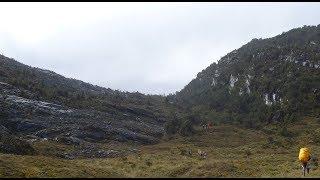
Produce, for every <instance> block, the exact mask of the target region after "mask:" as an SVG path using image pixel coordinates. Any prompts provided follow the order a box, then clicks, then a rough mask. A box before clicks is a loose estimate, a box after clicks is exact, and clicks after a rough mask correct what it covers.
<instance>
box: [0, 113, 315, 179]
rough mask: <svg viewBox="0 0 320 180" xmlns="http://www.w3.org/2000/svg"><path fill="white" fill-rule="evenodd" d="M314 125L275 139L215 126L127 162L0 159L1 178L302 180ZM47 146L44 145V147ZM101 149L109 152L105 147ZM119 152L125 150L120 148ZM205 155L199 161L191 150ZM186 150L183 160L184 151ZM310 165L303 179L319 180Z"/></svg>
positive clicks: (276, 133)
mask: <svg viewBox="0 0 320 180" xmlns="http://www.w3.org/2000/svg"><path fill="white" fill-rule="evenodd" d="M318 128H320V123H319V122H317V121H316V120H315V119H314V118H305V119H304V120H303V121H302V122H301V123H296V124H294V125H288V127H287V130H288V132H292V134H293V136H292V137H286V136H283V135H281V132H280V129H279V128H277V125H270V126H267V127H264V128H263V129H262V130H248V129H243V128H239V127H234V126H230V125H219V126H215V127H214V128H213V129H211V130H210V131H208V132H199V133H198V134H197V135H195V136H193V137H179V136H175V137H173V138H171V140H170V141H163V142H161V143H159V144H156V145H148V146H140V147H135V148H137V149H139V150H140V152H138V153H134V154H130V155H128V156H127V157H118V158H100V159H74V160H64V159H59V158H54V157H48V156H45V155H44V153H42V154H43V155H38V156H18V155H10V154H0V176H1V177H302V174H301V167H300V163H299V161H298V152H299V149H300V148H301V147H304V146H307V147H309V148H310V149H311V153H312V154H313V155H316V156H318V155H320V143H318V142H316V141H314V140H315V139H316V138H317V137H314V136H315V134H314V132H316V130H317V129H318ZM46 143H47V144H41V143H39V144H37V145H36V147H37V148H38V149H39V151H40V152H42V151H48V154H53V153H54V152H55V151H58V150H59V151H69V150H72V148H73V147H69V146H64V145H55V144H50V143H49V142H46ZM48 143H49V144H48ZM106 147H114V146H112V145H108V146H107V145H106ZM121 148H128V147H126V146H123V147H121ZM198 149H200V150H202V151H205V152H207V154H208V156H207V158H206V159H203V158H201V157H199V156H198V155H197V153H196V152H197V150H198ZM188 150H191V152H192V154H191V155H189V154H187V153H185V152H187V151H188ZM319 175H320V168H317V167H316V166H314V167H313V168H312V169H311V171H310V174H307V177H319Z"/></svg>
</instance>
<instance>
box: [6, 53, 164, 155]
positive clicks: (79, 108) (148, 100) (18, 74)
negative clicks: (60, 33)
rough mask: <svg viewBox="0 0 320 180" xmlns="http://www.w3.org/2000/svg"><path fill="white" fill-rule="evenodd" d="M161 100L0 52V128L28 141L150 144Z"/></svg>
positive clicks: (160, 121) (159, 121)
mask: <svg viewBox="0 0 320 180" xmlns="http://www.w3.org/2000/svg"><path fill="white" fill-rule="evenodd" d="M164 100H165V98H164V97H162V96H156V95H155V96H151V95H149V96H147V95H143V94H140V93H138V92H137V93H128V92H120V91H114V90H111V89H106V88H102V87H99V86H93V85H91V84H88V83H84V82H82V81H79V80H74V79H69V78H65V77H63V76H61V75H58V74H56V73H54V72H51V71H47V70H42V69H39V68H33V67H30V66H26V65H24V64H21V63H19V62H17V61H15V60H13V59H10V58H7V57H5V56H0V101H1V103H0V125H1V128H2V129H3V131H1V134H2V137H5V136H9V135H8V134H10V136H12V137H14V138H18V139H19V138H20V139H21V141H23V142H24V143H26V144H27V143H30V144H32V142H34V141H39V140H46V141H56V142H59V143H64V144H70V145H79V144H81V143H85V142H90V143H108V142H112V141H118V142H133V143H137V144H154V143H157V142H158V141H159V140H160V139H161V137H162V136H163V135H164V133H165V131H164V123H165V122H166V121H167V120H168V117H167V116H166V109H165V107H164V103H165V101H164ZM4 129H6V130H4ZM5 133H7V134H6V135H4V134H5ZM1 140H3V141H1V142H3V143H4V139H3V138H2V139H1ZM12 147H13V146H12ZM0 148H1V150H3V151H5V150H4V149H5V148H4V146H0Z"/></svg>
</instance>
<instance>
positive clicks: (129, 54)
mask: <svg viewBox="0 0 320 180" xmlns="http://www.w3.org/2000/svg"><path fill="white" fill-rule="evenodd" d="M319 7H320V4H319V3H310V4H308V3H305V4H304V3H300V4H297V3H292V4H290V3H287V4H285V3H283V4H281V3H278V4H275V5H273V4H267V5H264V4H257V3H254V4H253V5H245V4H244V5H241V4H240V5H234V6H230V5H229V6H221V5H214V3H213V5H211V4H203V5H201V4H194V5H185V6H181V7H174V6H173V5H172V6H170V7H168V8H158V9H156V10H154V11H151V10H146V12H145V13H144V12H139V13H137V14H132V15H131V16H123V17H121V18H117V19H114V20H111V21H110V20H99V21H97V22H94V23H92V24H90V26H83V27H81V26H79V27H61V29H60V31H59V32H58V33H56V34H54V36H52V37H50V38H49V39H48V40H46V41H44V42H42V43H41V44H40V45H38V46H36V47H26V46H21V45H19V43H18V42H15V43H17V44H18V45H17V44H16V45H12V44H11V45H10V46H9V44H7V45H6V44H0V45H1V46H3V47H1V48H2V49H3V48H9V50H8V51H6V52H8V56H12V57H18V58H17V60H19V61H21V62H23V63H26V64H29V65H32V66H37V67H42V68H46V69H50V70H53V71H55V72H57V73H60V74H62V75H65V76H67V77H72V78H77V79H80V80H83V81H86V82H90V83H92V84H97V85H100V86H105V87H110V88H112V89H120V90H123V91H131V92H132V91H139V92H142V93H148V94H163V93H165V94H169V93H174V92H175V91H178V90H180V89H181V88H183V87H184V86H185V85H186V84H187V83H188V82H190V81H191V80H192V79H193V78H195V76H196V74H197V73H198V72H200V71H201V70H202V69H204V68H206V67H207V66H208V65H210V64H211V63H213V62H214V61H217V60H219V58H221V57H222V56H223V55H225V54H227V53H228V52H230V51H232V50H234V49H236V48H239V47H240V46H241V45H243V44H245V43H247V42H248V41H250V40H251V39H252V38H260V37H261V38H266V37H271V36H274V35H277V34H280V33H282V32H283V31H287V30H290V29H291V28H295V27H299V26H302V25H317V24H318V22H317V21H318V19H319V18H320V12H319V11H318V10H319Z"/></svg>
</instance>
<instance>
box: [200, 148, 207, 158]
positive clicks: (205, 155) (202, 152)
mask: <svg viewBox="0 0 320 180" xmlns="http://www.w3.org/2000/svg"><path fill="white" fill-rule="evenodd" d="M198 155H199V156H200V157H202V158H204V159H206V158H207V153H206V152H204V151H201V150H200V149H198Z"/></svg>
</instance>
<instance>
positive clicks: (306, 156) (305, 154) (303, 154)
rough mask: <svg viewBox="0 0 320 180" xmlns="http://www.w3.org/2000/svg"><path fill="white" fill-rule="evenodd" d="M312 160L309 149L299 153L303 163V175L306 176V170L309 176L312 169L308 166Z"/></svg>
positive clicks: (301, 150)
mask: <svg viewBox="0 0 320 180" xmlns="http://www.w3.org/2000/svg"><path fill="white" fill-rule="evenodd" d="M310 159H311V156H310V151H309V149H308V148H301V149H300V152H299V160H300V162H301V163H302V174H303V176H305V174H306V170H307V173H308V174H309V170H310V167H309V166H308V161H309V160H310Z"/></svg>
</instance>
